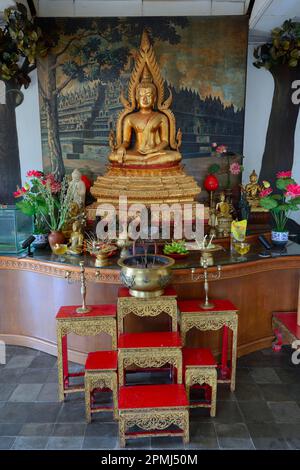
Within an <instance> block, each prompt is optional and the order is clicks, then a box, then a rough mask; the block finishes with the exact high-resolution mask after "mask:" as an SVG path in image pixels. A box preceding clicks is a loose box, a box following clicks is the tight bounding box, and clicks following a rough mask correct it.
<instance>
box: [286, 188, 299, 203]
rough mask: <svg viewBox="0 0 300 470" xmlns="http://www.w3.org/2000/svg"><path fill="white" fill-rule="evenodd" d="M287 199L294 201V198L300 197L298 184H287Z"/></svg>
mask: <svg viewBox="0 0 300 470" xmlns="http://www.w3.org/2000/svg"><path fill="white" fill-rule="evenodd" d="M285 195H286V196H287V197H290V198H292V199H294V198H295V197H299V196H300V184H288V185H287V187H286V194H285Z"/></svg>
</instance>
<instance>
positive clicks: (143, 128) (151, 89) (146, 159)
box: [109, 65, 181, 165]
mask: <svg viewBox="0 0 300 470" xmlns="http://www.w3.org/2000/svg"><path fill="white" fill-rule="evenodd" d="M135 97H136V102H137V107H138V109H139V110H138V111H135V112H133V113H130V114H128V115H127V116H126V117H125V119H124V123H123V129H122V130H123V132H122V134H123V141H122V143H121V145H119V146H117V148H116V150H114V151H113V152H112V153H111V155H110V156H109V160H110V161H111V162H117V163H119V164H123V165H132V164H134V165H153V164H156V165H157V164H164V163H170V162H178V161H180V160H181V155H180V153H179V152H178V151H175V150H170V148H169V120H168V117H167V116H166V115H165V114H164V113H162V112H159V111H155V110H154V106H155V104H156V100H157V88H156V86H155V85H154V83H153V81H152V78H151V75H150V72H149V69H148V66H147V65H145V66H144V69H143V74H142V78H141V80H140V82H139V84H138V86H137V88H136V96H135ZM133 132H134V133H135V144H134V146H132V145H131V138H132V133H133ZM180 136H181V131H180V129H179V130H178V137H180Z"/></svg>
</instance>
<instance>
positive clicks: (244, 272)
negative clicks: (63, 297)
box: [0, 256, 300, 284]
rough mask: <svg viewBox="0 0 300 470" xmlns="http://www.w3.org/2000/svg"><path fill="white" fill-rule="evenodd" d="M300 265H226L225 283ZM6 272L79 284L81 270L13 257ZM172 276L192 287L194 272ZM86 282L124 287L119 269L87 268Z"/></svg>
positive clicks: (5, 262)
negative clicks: (41, 276)
mask: <svg viewBox="0 0 300 470" xmlns="http://www.w3.org/2000/svg"><path fill="white" fill-rule="evenodd" d="M299 264H300V257H299V256H286V257H283V256H280V257H278V258H268V259H261V260H257V261H250V262H245V263H239V264H230V265H223V266H222V281H223V280H226V279H234V278H241V277H244V276H253V275H257V274H259V273H263V272H269V271H283V270H286V269H297V270H299ZM5 269H6V270H19V271H30V272H34V273H37V274H44V275H47V276H53V277H58V278H66V277H68V274H69V275H70V276H69V279H70V280H79V267H75V266H71V265H68V264H59V263H54V262H53V261H40V260H35V259H27V258H25V259H24V258H22V259H18V258H17V257H13V256H0V270H5ZM208 271H209V269H208ZM96 272H97V274H96ZM196 272H197V271H196ZM172 276H173V283H174V284H191V268H182V269H173V270H172ZM86 278H87V281H89V282H101V283H102V284H121V280H120V270H119V269H118V268H117V267H116V268H111V269H107V268H97V269H96V268H86ZM211 282H215V281H211Z"/></svg>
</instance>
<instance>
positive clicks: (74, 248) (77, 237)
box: [67, 220, 84, 255]
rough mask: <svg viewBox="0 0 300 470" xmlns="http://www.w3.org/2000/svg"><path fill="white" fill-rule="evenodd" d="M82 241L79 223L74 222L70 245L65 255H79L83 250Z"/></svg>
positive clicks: (77, 221)
mask: <svg viewBox="0 0 300 470" xmlns="http://www.w3.org/2000/svg"><path fill="white" fill-rule="evenodd" d="M83 241H84V237H83V234H82V231H81V223H80V221H79V220H76V221H75V222H74V223H73V226H72V232H71V236H70V245H69V247H68V250H67V253H69V254H70V255H80V254H81V253H82V249H83Z"/></svg>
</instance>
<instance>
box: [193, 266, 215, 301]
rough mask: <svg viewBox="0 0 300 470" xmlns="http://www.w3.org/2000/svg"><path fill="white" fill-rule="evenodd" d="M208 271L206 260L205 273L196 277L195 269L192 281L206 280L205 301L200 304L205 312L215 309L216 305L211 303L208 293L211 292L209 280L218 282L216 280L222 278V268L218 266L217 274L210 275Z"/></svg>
mask: <svg viewBox="0 0 300 470" xmlns="http://www.w3.org/2000/svg"><path fill="white" fill-rule="evenodd" d="M207 269H208V264H207V261H206V260H205V259H204V260H203V270H204V271H203V273H201V274H197V275H194V274H195V268H192V280H193V281H200V280H204V292H205V301H204V302H202V303H201V304H200V307H201V308H203V309H205V310H206V309H207V310H208V309H210V308H213V307H214V304H213V303H212V302H210V301H209V298H208V291H209V285H208V281H209V280H214V281H216V280H218V279H220V277H221V266H217V273H216V274H214V273H209V272H208V271H207Z"/></svg>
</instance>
